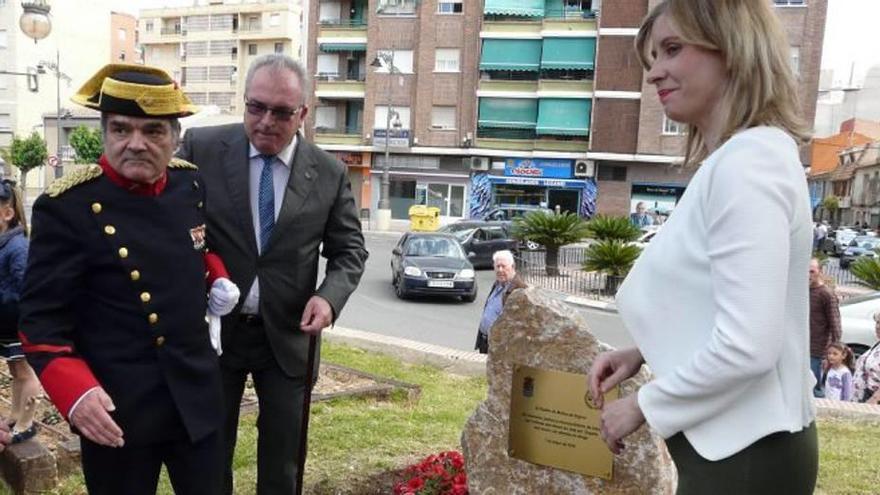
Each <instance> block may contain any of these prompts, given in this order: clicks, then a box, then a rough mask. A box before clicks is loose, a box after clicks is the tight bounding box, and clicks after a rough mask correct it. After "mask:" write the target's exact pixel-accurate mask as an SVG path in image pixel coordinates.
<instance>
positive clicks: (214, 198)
mask: <svg viewBox="0 0 880 495" xmlns="http://www.w3.org/2000/svg"><path fill="white" fill-rule="evenodd" d="M306 94H308V78H307V77H306V75H305V71H304V70H303V68H302V66H301V65H299V64H298V63H297V62H295V61H294V60H292V59H291V58H289V57H287V56H285V55H280V54H272V55H265V56H262V57H260V58H258V59H256V60H255V61H254V62H253V64H252V65H251V67H250V68H249V70H248V75H247V80H246V83H245V109H246V110H245V114H244V125H241V124H234V125H226V126H219V127H208V128H200V129H190V130H189V131H187V133H186V135H185V137H184V140H183V144H182V146H181V149H180V152H179V156H181V157H182V158H184V159H186V160H190V161H192V162H194V163H196V164H197V165H199V166H200V167H201V172H202V175H203V177H204V179H205V182H206V185H207V188H206V189H207V194H208V199H207V202H206V205H207V206H206V210H207V211H206V213H207V217H208V232H209V238H208V242H209V244H210V245H211V247H212V249H213V250H214V251H216V252H217V253H218V254H219V255H220V256H221V257H222V258H223V261H224V262H225V263H226V266H227V268H228V269H229V272H230V274H231V278H232V280H233V282H235V283H236V284H237V285H238V286H239V287H241V291H242V303H241V305H240V306H239V307H237V308H236V310H234V311H233V312H232V314H231V315H229V316H227V317H226V318H225V319H224V321H223V330H222V341H223V351H224V352H223V355H222V356H221V358H220V365H221V370H222V373H223V386H224V391H225V401H226V405H225V408H226V414H227V419H226V426H225V433H226V435H227V437H226V442H227V443H226V447H227V451H226V462H227V464H226V477H227V480H226V483H227V484H226V493H232V488H233V484H232V456H233V452H234V449H235V442H236V432H237V426H238V411H239V404H240V401H241V397H242V393H243V390H244V385H245V379H246V377H247V375H248V373H250V374H251V376H252V377H253V380H254V385H255V389H256V392H257V398H258V400H259V408H260V413H259V418H258V419H257V428H258V430H259V438H258V448H257V493H258V494H285V495H286V494H290V493H294V490H295V484H296V475H297V469H298V468H297V465H298V451H297V446H298V440H299V436H300V431H299V430H300V422H301V418H302V416H301V415H302V410H303V394H304V391H305V387H306V386H309V387H310V386H312V384H307V383H305V375H306V368H307V361H308V356H307V354H308V352H307V348H308V340H309V334H312V335H317V334H319V333H320V331H321V329H323V328H324V327H327V326H329V325H330V324H332V322H333V321H335V319H336V318H338V317H339V314H340V312H341V311H342V308H343V307H344V306H345V303H346V301H347V300H348V297H349V296H350V295H351V293H352V292H353V291H354V289H355V288H356V287H357V284H358V282H359V281H360V278H361V275H362V273H363V270H364V263H365V261H366V258H367V251H366V249H365V247H364V238H363V235H362V234H361V230H360V222H359V220H358V216H357V212H356V209H355V203H354V198H353V196H352V193H351V185H350V183H349V180H348V178H347V176H346V173H345V167H344V166H343V165H342V164H340V163H339V162H338V161H336V160H335V159H334V158H333V157H332V156H330V155H328V154H327V153H325V152H323V151H321V150H320V149H318V148H317V147H316V146H315V145H313V144H311V143H309V142H306V140H305V139H304V138H303V136H302V135H301V134H299V133H298V130H299V128H300V126H301V125H302V122H303V120H304V119H305V116H306V114H307V112H308V108H307V107H306V104H305V101H306V100H305V98H306V97H305V95H306ZM319 254H320V255H323V256H324V257H325V258H327V267H326V273H325V277H324V280H323V281H322V283H321V285H320V286H319V287H318V288H317V289H316V288H315V285H316V282H317V276H318V256H319ZM317 362H318V360H317V359H316V360H315V363H317Z"/></svg>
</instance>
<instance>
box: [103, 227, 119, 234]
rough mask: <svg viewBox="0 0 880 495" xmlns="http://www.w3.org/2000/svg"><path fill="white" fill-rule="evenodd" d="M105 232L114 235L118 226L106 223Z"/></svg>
mask: <svg viewBox="0 0 880 495" xmlns="http://www.w3.org/2000/svg"><path fill="white" fill-rule="evenodd" d="M104 233H105V234H107V235H114V234H116V227H114V226H112V225H105V226H104Z"/></svg>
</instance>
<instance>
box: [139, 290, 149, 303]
mask: <svg viewBox="0 0 880 495" xmlns="http://www.w3.org/2000/svg"><path fill="white" fill-rule="evenodd" d="M141 302H143V303H148V302H150V293H149V292H141Z"/></svg>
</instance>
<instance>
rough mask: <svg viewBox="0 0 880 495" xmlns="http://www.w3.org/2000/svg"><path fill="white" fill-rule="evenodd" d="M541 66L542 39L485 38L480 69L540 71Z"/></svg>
mask: <svg viewBox="0 0 880 495" xmlns="http://www.w3.org/2000/svg"><path fill="white" fill-rule="evenodd" d="M540 68H541V40H502V39H485V40H483V53H482V54H481V55H480V70H519V71H527V72H538V69H540Z"/></svg>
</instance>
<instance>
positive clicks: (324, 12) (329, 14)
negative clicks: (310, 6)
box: [318, 2, 342, 24]
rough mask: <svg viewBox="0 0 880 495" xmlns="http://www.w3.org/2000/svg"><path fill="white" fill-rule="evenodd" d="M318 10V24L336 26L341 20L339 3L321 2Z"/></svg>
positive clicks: (340, 5)
mask: <svg viewBox="0 0 880 495" xmlns="http://www.w3.org/2000/svg"><path fill="white" fill-rule="evenodd" d="M318 8H319V10H318V22H319V23H321V24H336V23H338V22H339V20H340V19H341V18H342V14H341V12H342V4H340V3H339V2H321V4H320V5H319V7H318Z"/></svg>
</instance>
